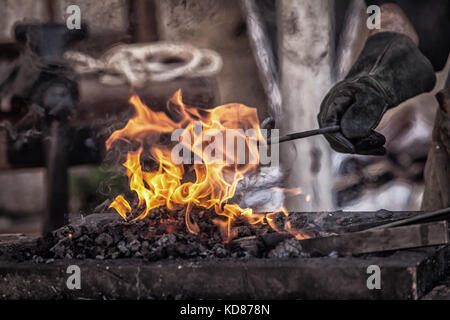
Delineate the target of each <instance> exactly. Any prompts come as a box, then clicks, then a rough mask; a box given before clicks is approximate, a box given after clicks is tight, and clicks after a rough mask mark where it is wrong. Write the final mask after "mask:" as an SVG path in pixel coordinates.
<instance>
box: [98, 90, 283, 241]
mask: <svg viewBox="0 0 450 320" xmlns="http://www.w3.org/2000/svg"><path fill="white" fill-rule="evenodd" d="M169 102H170V103H172V104H173V105H175V110H174V111H175V114H176V118H178V119H180V120H178V121H177V120H173V119H172V118H171V117H169V116H168V115H167V114H166V113H165V112H155V111H152V110H151V109H149V108H148V107H147V106H146V105H145V104H143V103H142V102H141V100H140V99H139V97H138V96H136V95H134V96H132V97H131V98H130V103H131V104H132V105H133V107H134V109H135V115H134V117H132V118H131V119H130V120H129V121H128V123H127V124H126V125H125V127H124V128H122V129H120V130H117V131H115V132H113V133H112V135H111V136H110V137H109V139H108V140H107V141H106V146H107V149H109V148H110V147H111V146H112V144H113V142H114V141H116V140H118V139H121V140H127V141H137V142H139V143H140V147H139V149H138V150H137V151H135V152H129V153H128V154H127V160H126V161H125V163H123V166H124V167H125V168H126V169H127V170H126V174H127V176H128V178H129V183H130V190H131V191H135V192H136V194H137V197H138V200H139V204H138V206H139V207H141V206H144V205H145V206H144V208H145V209H144V210H143V212H142V213H141V214H140V215H139V216H137V217H136V219H143V218H145V217H147V216H148V215H149V214H150V213H151V210H152V209H154V208H158V207H161V206H165V207H167V209H169V210H174V209H175V208H176V207H179V206H185V207H186V212H185V217H184V218H185V223H186V227H187V229H188V230H189V232H191V233H194V234H198V233H199V231H200V230H199V226H198V225H197V224H196V222H195V221H193V220H192V218H191V216H190V212H191V210H192V208H193V206H199V207H203V208H206V209H211V208H214V211H215V213H216V214H217V215H219V216H222V217H223V218H225V220H220V219H217V221H215V222H216V223H217V224H218V225H219V227H220V228H221V230H222V234H225V235H226V238H227V241H229V240H231V239H232V238H233V237H234V233H233V230H232V223H233V221H235V220H236V219H237V218H238V217H244V218H246V219H247V221H248V222H249V223H251V224H258V223H266V222H267V223H269V225H270V226H271V227H272V228H274V229H276V226H275V224H274V223H273V219H272V217H273V215H275V214H277V213H280V212H283V213H284V214H286V215H287V211H286V210H285V209H284V208H281V209H280V210H279V211H278V212H274V213H270V214H261V213H255V212H253V210H252V209H250V208H245V209H243V208H240V207H239V205H237V204H232V203H228V201H229V200H230V199H231V198H233V196H234V194H235V191H236V187H237V184H238V183H239V181H240V180H242V179H243V177H244V175H245V174H246V173H247V172H248V171H249V170H255V169H256V168H257V167H258V162H259V149H258V142H259V143H265V140H264V138H263V136H262V134H261V130H260V127H259V121H258V116H257V112H256V109H254V108H250V107H247V106H245V105H242V104H237V103H234V104H227V105H222V106H219V107H216V108H213V109H205V110H204V109H201V110H200V109H196V108H191V107H187V106H186V105H185V104H184V103H183V101H182V97H181V91H180V90H178V91H177V92H176V93H175V94H174V96H173V97H172V98H171V99H170V100H169ZM170 106H171V105H169V104H168V108H169V107H170ZM196 123H197V124H198V123H200V124H201V129H202V130H201V132H200V134H199V133H198V132H196V127H195V124H196ZM176 129H181V130H182V132H183V133H182V135H181V144H182V146H184V147H186V148H187V149H188V150H190V151H191V152H192V153H193V155H194V158H196V159H197V162H194V165H193V166H194V171H195V181H193V182H184V180H183V178H185V177H184V165H183V164H182V163H180V164H176V163H175V162H174V161H172V151H173V149H171V148H170V147H169V146H156V145H152V146H151V147H150V148H149V150H148V151H149V153H150V154H151V155H152V156H153V157H154V158H155V159H156V160H157V162H158V164H159V168H158V170H157V171H154V172H147V171H143V170H142V166H141V160H140V159H141V155H142V153H143V151H144V149H143V148H144V147H143V140H144V138H147V137H148V136H151V135H156V136H159V135H161V134H164V133H166V134H169V133H172V132H173V131H174V130H176ZM227 129H236V130H234V131H233V132H234V133H236V136H232V137H231V140H233V141H226V140H227V139H225V141H222V143H220V142H218V141H216V142H217V143H214V138H211V137H210V136H208V132H209V133H211V132H216V133H217V132H218V133H222V136H226V138H229V136H228V135H226V134H225V131H226V130H227ZM237 129H241V131H239V130H237ZM246 130H247V131H246ZM244 131H246V132H245V133H244ZM249 132H250V133H252V134H248V133H249ZM235 139H238V140H239V139H241V142H242V141H244V144H245V154H244V155H243V154H238V152H235V151H236V148H235V146H232V149H229V148H228V146H229V143H234V140H235ZM190 141H192V143H191V142H190ZM205 141H206V143H205ZM212 145H214V146H215V149H214V152H205V151H206V149H208V148H210V149H211V146H212ZM242 156H245V159H246V160H247V161H246V162H245V163H244V164H239V162H238V161H237V160H238V159H237V158H238V157H242ZM250 159H253V161H248V160H250ZM110 208H114V209H115V210H116V211H117V212H118V213H119V214H120V215H121V216H122V217H123V218H124V219H125V220H127V218H128V216H129V214H131V211H132V210H131V206H130V204H129V203H128V201H127V200H125V198H124V197H123V196H122V195H119V196H117V197H116V199H115V200H114V201H113V202H112V203H111V205H110Z"/></svg>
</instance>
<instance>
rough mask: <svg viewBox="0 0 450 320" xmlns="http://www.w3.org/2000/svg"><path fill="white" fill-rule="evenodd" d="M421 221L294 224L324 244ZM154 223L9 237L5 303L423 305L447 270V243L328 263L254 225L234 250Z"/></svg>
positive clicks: (107, 219) (337, 216) (334, 216)
mask: <svg viewBox="0 0 450 320" xmlns="http://www.w3.org/2000/svg"><path fill="white" fill-rule="evenodd" d="M418 214H419V213H418V212H385V211H382V212H359V213H355V212H314V213H291V214H290V216H289V217H290V219H292V222H295V223H297V224H299V225H300V226H301V227H303V228H304V229H305V230H307V231H309V232H311V233H315V234H316V235H317V236H319V237H320V236H322V239H324V237H323V235H330V234H339V233H345V232H353V231H360V230H365V229H367V228H370V227H374V226H378V225H383V224H386V223H388V222H391V221H398V220H399V219H405V218H407V217H411V216H416V215H418ZM151 224H152V222H151V221H148V220H147V221H145V220H144V221H136V222H125V221H123V220H122V219H121V218H120V217H118V216H117V215H115V214H112V213H110V214H93V215H91V216H88V217H87V218H86V219H85V220H84V221H80V222H78V223H74V224H72V225H69V226H66V227H63V228H61V229H59V230H57V231H55V232H53V233H51V234H48V235H47V236H46V237H43V238H40V239H28V238H26V237H17V236H14V235H11V236H8V237H4V238H3V241H2V240H1V239H0V276H1V279H2V281H0V292H2V295H3V296H2V297H1V298H4V299H15V298H38V299H45V298H70V299H86V298H105V299H117V298H131V299H135V298H138V299H184V298H195V299H249V298H251V299H288V298H289V299H333V298H337V299H418V298H420V297H422V296H423V295H425V294H426V293H427V292H428V291H430V290H431V289H432V288H433V286H434V285H435V284H436V282H437V281H439V280H440V279H441V278H442V277H443V276H444V274H445V272H446V270H447V260H448V247H447V246H446V245H442V246H437V245H435V246H429V247H423V248H416V249H408V250H400V251H385V252H379V253H371V254H358V255H355V254H354V255H347V256H342V255H341V254H340V253H339V252H332V253H331V254H328V255H324V254H323V253H320V252H314V251H306V250H305V247H302V245H301V241H298V240H297V239H295V237H294V236H292V235H290V234H284V233H283V234H280V233H276V232H273V230H271V229H270V228H264V227H258V228H256V227H252V226H249V225H248V224H242V225H239V224H238V226H237V227H238V229H239V230H240V232H241V234H240V235H239V236H238V237H237V238H236V239H234V240H233V241H231V242H230V243H223V240H222V238H221V235H220V232H219V231H218V228H213V227H212V226H211V229H208V225H204V224H203V225H202V224H200V225H201V226H202V230H203V231H204V234H203V235H193V234H190V233H189V232H186V231H184V232H183V230H177V229H176V228H175V229H173V230H171V231H173V232H171V233H168V232H167V230H166V228H167V225H166V224H158V228H159V229H158V228H156V227H153V229H151V228H150V229H149V225H151ZM153 225H154V226H156V224H153ZM172 227H176V225H175V223H174V225H172ZM155 228H156V229H155ZM445 228H447V225H446V224H445ZM149 231H152V232H149ZM347 234H348V233H347ZM206 236H207V237H206ZM325 238H326V237H325ZM70 265H77V266H79V267H80V269H81V290H69V289H68V288H67V286H66V281H67V277H68V276H69V274H67V267H68V266H70ZM371 265H377V266H379V267H380V269H381V273H382V282H381V287H382V290H369V289H368V288H367V283H366V282H367V278H368V276H369V274H368V273H367V268H368V267H369V266H371ZM13 288H15V289H14V290H13Z"/></svg>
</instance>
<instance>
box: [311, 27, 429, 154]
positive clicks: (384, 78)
mask: <svg viewBox="0 0 450 320" xmlns="http://www.w3.org/2000/svg"><path fill="white" fill-rule="evenodd" d="M435 82H436V76H435V74H434V70H433V67H432V65H431V63H430V62H429V61H428V59H427V58H426V57H425V56H424V55H423V54H422V53H421V52H420V50H419V49H418V48H417V47H416V45H415V44H414V42H413V41H412V40H411V39H410V38H409V37H407V36H405V35H402V34H399V33H394V32H382V33H377V34H375V35H373V36H371V37H370V38H369V39H368V40H367V42H366V45H365V47H364V49H363V51H362V52H361V55H360V56H359V58H358V60H357V61H356V62H355V64H354V65H353V67H352V69H351V70H350V72H349V74H348V75H347V77H346V78H345V79H344V80H343V81H341V82H339V83H337V84H336V85H335V86H334V87H333V88H332V89H331V90H330V91H329V92H328V94H327V95H326V97H325V98H324V100H323V101H322V104H321V106H320V113H319V115H318V121H319V126H320V127H321V128H323V127H328V126H335V125H339V126H340V127H341V131H340V132H337V133H334V134H326V135H325V137H326V139H327V140H328V141H329V143H330V145H331V147H332V148H333V149H334V150H336V151H339V152H344V153H357V154H372V155H383V154H384V153H385V152H386V150H385V149H384V147H383V145H384V143H385V142H386V139H385V138H384V136H383V135H381V134H379V133H377V132H375V131H374V128H376V126H377V125H378V123H379V122H380V120H381V118H382V116H383V114H384V113H385V112H386V110H388V109H389V108H392V107H395V106H397V105H398V104H400V103H401V102H403V101H405V100H407V99H409V98H412V97H414V96H416V95H418V94H420V93H423V92H427V91H431V90H432V89H433V87H434V85H435Z"/></svg>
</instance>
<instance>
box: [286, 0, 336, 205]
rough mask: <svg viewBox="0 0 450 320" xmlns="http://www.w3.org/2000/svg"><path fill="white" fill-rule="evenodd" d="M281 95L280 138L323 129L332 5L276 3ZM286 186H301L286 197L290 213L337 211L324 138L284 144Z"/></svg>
mask: <svg viewBox="0 0 450 320" xmlns="http://www.w3.org/2000/svg"><path fill="white" fill-rule="evenodd" d="M277 4H278V7H277V14H278V26H279V27H278V29H279V58H280V73H281V95H282V101H283V107H282V115H281V120H280V128H281V134H288V133H293V132H297V131H303V130H310V129H315V128H317V127H318V123H317V114H318V112H319V107H320V103H321V101H322V99H323V98H324V96H325V94H326V92H327V91H328V90H329V88H330V87H331V84H332V77H331V74H332V59H333V52H334V39H333V28H332V27H333V24H332V21H333V19H332V15H333V14H334V10H333V1H330V0H323V1H314V0H303V1H291V0H280V1H279V2H277ZM280 155H281V157H280V158H281V159H280V160H281V164H282V168H283V169H284V171H285V173H286V177H287V178H286V186H287V187H289V188H294V187H300V188H301V189H302V191H303V192H302V194H301V195H300V196H291V197H288V198H287V201H286V206H287V208H288V210H289V211H319V210H331V209H332V193H331V189H332V178H331V169H330V167H331V165H330V146H329V145H328V143H327V142H326V141H325V139H324V138H323V137H311V138H308V139H303V140H302V141H295V142H294V141H293V142H286V143H284V144H283V145H280Z"/></svg>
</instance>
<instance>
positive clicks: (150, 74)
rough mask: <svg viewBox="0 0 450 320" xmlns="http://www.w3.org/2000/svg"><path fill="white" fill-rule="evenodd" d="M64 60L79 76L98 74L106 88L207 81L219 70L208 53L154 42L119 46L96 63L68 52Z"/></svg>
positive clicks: (218, 63) (216, 57)
mask: <svg viewBox="0 0 450 320" xmlns="http://www.w3.org/2000/svg"><path fill="white" fill-rule="evenodd" d="M65 58H66V59H67V60H68V61H69V62H70V63H71V64H72V65H73V67H74V69H75V71H76V72H78V73H99V72H100V76H99V80H100V82H102V83H104V84H107V85H119V84H124V83H129V84H131V85H133V86H135V87H138V88H140V87H143V86H144V85H145V84H146V83H147V82H149V81H156V82H162V81H170V80H173V79H175V78H178V77H191V78H192V77H209V76H213V75H216V74H217V73H218V72H219V71H220V70H221V69H222V65H223V62H222V58H221V57H220V55H219V54H218V53H216V52H215V51H213V50H209V49H199V48H197V47H194V46H192V45H189V44H185V43H171V42H153V43H145V44H120V45H117V46H114V47H112V48H111V49H109V50H108V51H106V52H105V53H104V54H103V55H102V56H101V57H100V58H99V59H95V58H93V57H91V56H89V55H87V54H84V53H81V52H77V51H68V52H66V53H65Z"/></svg>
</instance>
